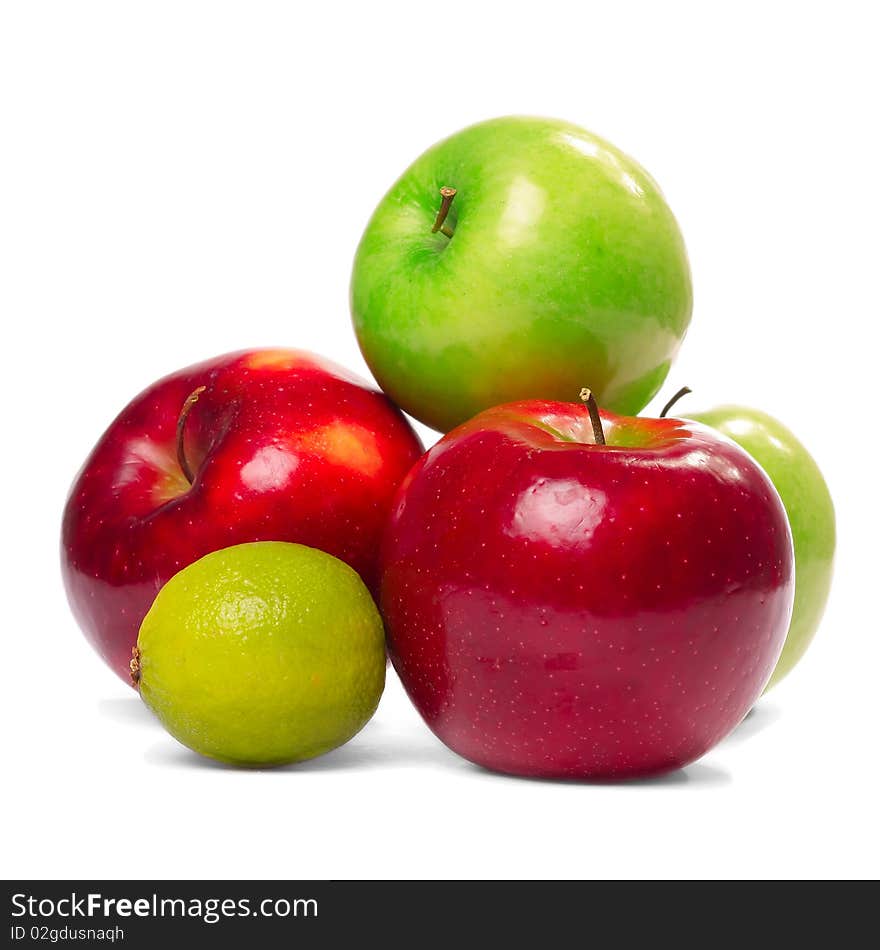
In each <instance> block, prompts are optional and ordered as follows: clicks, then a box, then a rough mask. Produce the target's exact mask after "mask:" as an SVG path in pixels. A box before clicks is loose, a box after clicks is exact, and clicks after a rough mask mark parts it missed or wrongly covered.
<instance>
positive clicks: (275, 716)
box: [132, 541, 385, 766]
mask: <svg viewBox="0 0 880 950" xmlns="http://www.w3.org/2000/svg"><path fill="white" fill-rule="evenodd" d="M132 677H133V679H134V680H135V682H136V683H137V686H138V688H139V689H140V693H141V696H142V698H143V700H144V702H146V704H147V705H148V706H149V707H150V709H152V710H153V712H154V713H155V714H156V715H157V716H158V718H159V719H160V720H161V722H162V724H163V725H164V726H165V728H166V729H167V730H168V731H169V732H170V733H171V735H173V736H174V737H175V738H176V739H178V740H179V741H180V742H182V743H183V744H184V745H186V746H189V748H191V749H194V750H195V751H196V752H200V753H201V754H202V755H206V756H210V757H211V758H214V759H219V760H220V761H223V762H229V763H233V764H236V765H249V766H265V765H282V764H285V763H290V762H299V761H302V760H304V759H310V758H313V757H314V756H317V755H321V754H323V753H325V752H329V751H330V750H331V749H335V748H336V747H337V746H340V745H342V744H343V743H344V742H347V741H348V740H349V739H350V738H351V737H352V736H353V735H355V733H357V732H358V731H359V730H360V729H361V728H362V727H363V726H364V725H365V724H366V723H367V721H368V720H369V719H370V717H371V716H372V715H373V713H374V712H375V710H376V707H377V705H378V704H379V699H380V697H381V695H382V690H383V688H384V685H385V637H384V631H383V626H382V620H381V618H380V616H379V612H378V610H377V609H376V605H375V603H374V602H373V599H372V597H371V596H370V593H369V591H368V590H367V588H366V587H365V586H364V584H363V582H362V581H361V579H360V577H359V576H358V575H357V573H356V572H355V571H354V570H352V569H351V568H350V567H349V566H348V565H347V564H344V563H343V562H342V561H340V560H338V559H337V558H335V557H332V556H331V555H329V554H326V553H324V552H323V551H318V550H315V549H314V548H309V547H305V546H304V545H300V544H288V543H284V542H280V541H262V542H255V543H251V544H240V545H236V546H234V547H230V548H225V549H223V550H221V551H215V552H214V553H212V554H208V555H207V556H205V557H203V558H201V560H199V561H196V562H195V563H194V564H190V565H189V566H188V567H186V568H184V569H183V570H182V571H180V573H178V574H176V575H175V576H174V577H173V578H172V579H171V580H170V581H169V582H168V583H167V584H166V585H165V586H164V587H163V588H162V590H161V591H160V592H159V595H158V596H157V598H156V600H155V602H154V603H153V606H152V607H151V608H150V610H149V612H148V613H147V616H146V617H145V618H144V621H143V623H142V625H141V628H140V633H139V635H138V643H137V647H136V649H135V651H134V658H133V660H132Z"/></svg>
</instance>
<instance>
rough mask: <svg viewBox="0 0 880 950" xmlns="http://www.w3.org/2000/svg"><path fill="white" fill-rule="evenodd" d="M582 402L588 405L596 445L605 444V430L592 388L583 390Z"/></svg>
mask: <svg viewBox="0 0 880 950" xmlns="http://www.w3.org/2000/svg"><path fill="white" fill-rule="evenodd" d="M581 402H583V404H584V405H585V406H586V407H587V412H588V413H589V414H590V423H591V424H592V426H593V438H594V439H595V440H596V445H605V430H604V429H603V428H602V419H601V417H600V416H599V406H598V404H597V403H596V397H595V396H594V395H593V392H592V390H590V389H587V388H584V389H582V390H581Z"/></svg>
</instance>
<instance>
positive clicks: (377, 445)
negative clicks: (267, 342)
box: [61, 349, 422, 680]
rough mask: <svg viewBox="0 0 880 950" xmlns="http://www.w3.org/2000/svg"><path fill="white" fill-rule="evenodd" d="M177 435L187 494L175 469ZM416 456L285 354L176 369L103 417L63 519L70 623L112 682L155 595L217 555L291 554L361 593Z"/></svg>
mask: <svg viewBox="0 0 880 950" xmlns="http://www.w3.org/2000/svg"><path fill="white" fill-rule="evenodd" d="M198 386H205V387H206V389H205V391H204V392H203V393H202V394H201V396H200V397H199V399H198V401H197V402H196V403H195V404H194V405H193V407H192V409H191V411H190V413H189V415H188V417H187V418H186V424H185V429H184V438H185V447H186V451H185V457H186V460H187V462H188V463H189V465H190V468H191V469H192V470H193V473H194V480H193V483H192V485H191V486H190V484H189V482H188V481H187V479H186V477H185V476H184V474H183V471H182V469H181V467H180V465H179V464H178V461H177V453H176V445H177V441H176V425H177V419H178V416H179V414H180V411H181V407H182V406H183V403H184V401H185V400H186V398H187V397H188V396H189V395H190V393H192V392H193V390H194V389H196V387H198ZM421 453H422V445H421V443H420V442H419V439H418V437H417V436H416V434H415V433H414V432H413V430H412V428H411V427H410V425H409V423H408V422H407V421H406V420H405V418H404V417H403V415H402V414H401V413H400V412H399V410H398V409H397V408H396V407H395V406H393V405H392V404H391V402H389V400H388V399H387V398H386V397H385V396H384V395H382V394H381V393H380V392H377V391H376V390H375V389H373V388H371V387H370V386H368V385H367V384H366V383H364V382H363V381H361V380H359V379H358V378H357V377H355V376H354V375H352V374H350V373H348V371H347V370H344V369H342V368H341V367H339V366H336V365H335V364H333V363H330V362H329V361H326V360H323V359H321V358H319V357H317V356H314V355H311V354H309V353H306V352H302V351H297V350H278V349H276V350H251V351H245V352H240V353H232V354H228V355H225V356H221V357H218V358H216V359H213V360H209V361H207V362H204V363H200V364H198V365H195V366H190V367H187V368H186V369H183V370H180V371H179V372H176V373H173V374H172V375H170V376H166V377H165V378H164V379H161V380H159V382H157V383H155V384H154V385H152V386H150V387H149V388H148V389H146V390H145V391H144V392H142V393H141V394H140V395H139V396H137V397H136V398H135V399H134V400H132V402H130V403H129V404H128V406H126V408H125V409H123V411H122V412H121V413H120V414H119V415H118V416H117V418H116V420H115V421H114V422H113V423H112V424H111V425H110V427H109V428H108V429H107V431H106V432H105V433H104V435H103V436H102V437H101V439H100V440H99V442H98V444H97V445H96V446H95V448H94V450H93V451H92V453H91V455H90V456H89V458H88V460H87V461H86V463H85V465H84V466H83V468H82V470H81V471H80V473H79V475H78V476H77V478H76V480H75V482H74V484H73V487H72V489H71V492H70V496H69V498H68V500H67V505H66V507H65V509H64V517H63V524H62V539H61V564H62V574H63V577H64V584H65V587H66V589H67V596H68V600H69V601H70V605H71V608H72V609H73V613H74V615H75V616H76V619H77V620H78V622H79V624H80V626H81V627H82V629H83V631H84V633H85V635H86V637H87V638H88V639H89V640H90V641H91V643H92V645H93V646H94V647H95V649H96V650H97V651H98V652H99V653H100V654H101V656H102V657H103V658H104V659H105V660H106V661H107V663H109V665H110V666H111V667H112V669H113V670H114V671H115V672H116V673H118V674H119V675H120V676H121V677H123V679H125V680H128V673H129V661H130V659H131V649H132V647H133V646H134V644H135V642H136V640H137V633H138V628H139V627H140V623H141V620H142V619H143V618H144V616H145V615H146V613H147V610H148V609H149V607H150V605H151V604H152V602H153V600H154V599H155V596H156V594H157V593H158V591H159V588H160V587H162V585H163V584H164V583H165V582H166V581H168V580H169V579H170V578H171V577H172V576H173V575H174V574H176V573H177V572H178V571H179V570H181V569H182V568H184V567H186V566H187V565H188V564H191V563H192V562H193V561H196V560H198V559H199V558H200V557H202V556H203V555H205V554H208V553H209V552H211V551H215V550H217V549H219V548H225V547H229V546H230V545H233V544H241V543H243V542H246V541H270V540H271V541H293V542H298V543H300V544H306V545H309V546H310V547H315V548H320V549H321V550H323V551H327V552H328V553H330V554H333V555H335V556H336V557H338V558H340V559H342V560H343V561H345V562H347V563H348V564H350V565H351V566H352V567H353V568H355V570H357V571H358V572H359V573H360V574H361V576H362V577H363V579H364V581H365V582H366V583H367V585H368V586H371V587H372V590H373V591H374V593H375V591H376V582H377V549H378V546H379V542H380V538H381V534H382V531H383V528H384V525H385V522H386V520H387V517H388V512H389V509H390V506H391V502H392V500H393V497H394V492H395V490H396V488H397V486H398V484H399V482H400V481H401V479H402V478H403V476H404V475H405V474H406V472H407V471H408V470H409V468H410V467H411V466H412V464H413V463H414V462H415V461H416V459H418V457H419V456H420V455H421Z"/></svg>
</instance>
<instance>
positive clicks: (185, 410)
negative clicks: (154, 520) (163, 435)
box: [177, 386, 207, 485]
mask: <svg viewBox="0 0 880 950" xmlns="http://www.w3.org/2000/svg"><path fill="white" fill-rule="evenodd" d="M206 388H207V387H205V386H198V387H196V388H195V389H194V390H193V391H192V392H191V393H190V394H189V395H188V396H187V397H186V400H185V401H184V403H183V406H182V407H181V409H180V415H179V416H178V417H177V464H178V465H179V466H180V470H181V471H182V472H183V474H184V476H185V477H186V480H187V481H188V482H189V483H190V485H192V483H193V478H194V476H193V472H192V469H191V468H190V467H189V462H187V460H186V452H184V450H183V430H184V429H185V428H186V419H187V416H188V415H189V414H190V410H191V409H192V407H193V406H194V405H195V404H196V403H197V402H198V401H199V396H201V394H202V393H203V392H204V391H205V389H206Z"/></svg>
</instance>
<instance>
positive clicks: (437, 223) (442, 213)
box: [431, 185, 455, 238]
mask: <svg viewBox="0 0 880 950" xmlns="http://www.w3.org/2000/svg"><path fill="white" fill-rule="evenodd" d="M453 198H455V189H454V188H449V187H447V186H445V185H444V186H443V187H442V188H441V189H440V199H441V200H440V210H439V211H438V212H437V217H436V218H435V219H434V226H433V227H432V228H431V234H436V233H437V232H438V231H439V232H440V233H441V234H445V235H446V237H450V238H451V237H452V235H453V233H454V232H453V230H452V228H450V227H449V225H447V224H445V223H444V222H445V221H446V216H447V215H448V214H449V209H450V208H451V207H452V200H453Z"/></svg>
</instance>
